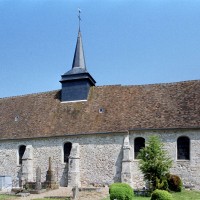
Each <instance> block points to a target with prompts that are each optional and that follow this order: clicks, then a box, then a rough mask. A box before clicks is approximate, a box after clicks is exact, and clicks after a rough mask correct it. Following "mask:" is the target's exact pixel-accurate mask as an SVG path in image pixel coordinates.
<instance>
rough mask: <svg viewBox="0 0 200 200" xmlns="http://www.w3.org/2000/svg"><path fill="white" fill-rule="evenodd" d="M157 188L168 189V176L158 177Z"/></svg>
mask: <svg viewBox="0 0 200 200" xmlns="http://www.w3.org/2000/svg"><path fill="white" fill-rule="evenodd" d="M156 189H159V190H168V182H167V178H166V177H163V178H162V179H161V180H160V179H158V178H156Z"/></svg>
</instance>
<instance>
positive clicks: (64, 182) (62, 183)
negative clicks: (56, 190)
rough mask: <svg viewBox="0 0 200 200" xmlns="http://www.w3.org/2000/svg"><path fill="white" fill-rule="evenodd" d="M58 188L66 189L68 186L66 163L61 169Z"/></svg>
mask: <svg viewBox="0 0 200 200" xmlns="http://www.w3.org/2000/svg"><path fill="white" fill-rule="evenodd" d="M60 186H61V187H67V186H68V163H66V164H65V167H64V169H63V174H62V177H61V179H60Z"/></svg>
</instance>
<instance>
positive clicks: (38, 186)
mask: <svg viewBox="0 0 200 200" xmlns="http://www.w3.org/2000/svg"><path fill="white" fill-rule="evenodd" d="M35 189H36V190H41V189H42V184H41V169H40V168H39V167H37V169H36V183H35Z"/></svg>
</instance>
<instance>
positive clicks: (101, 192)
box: [17, 187, 108, 200]
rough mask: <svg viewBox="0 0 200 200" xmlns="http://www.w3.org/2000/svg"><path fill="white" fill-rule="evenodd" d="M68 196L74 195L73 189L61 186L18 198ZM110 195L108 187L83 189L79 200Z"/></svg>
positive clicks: (97, 198)
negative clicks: (90, 189) (94, 189)
mask: <svg viewBox="0 0 200 200" xmlns="http://www.w3.org/2000/svg"><path fill="white" fill-rule="evenodd" d="M50 196H51V197H53V196H54V197H66V196H72V190H71V189H70V188H67V187H60V188H59V189H57V190H51V191H48V192H45V193H42V194H31V195H30V196H28V197H20V198H17V200H32V199H38V198H43V197H50ZM107 196H108V187H105V188H100V189H97V190H96V191H81V192H79V198H78V199H77V200H94V199H95V200H101V199H102V198H104V197H107Z"/></svg>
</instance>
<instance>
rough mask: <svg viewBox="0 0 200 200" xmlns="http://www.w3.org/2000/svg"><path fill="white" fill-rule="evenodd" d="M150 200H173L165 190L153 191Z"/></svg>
mask: <svg viewBox="0 0 200 200" xmlns="http://www.w3.org/2000/svg"><path fill="white" fill-rule="evenodd" d="M151 200H173V199H172V195H171V194H170V193H169V192H167V191H165V190H158V189H157V190H154V192H153V193H152V195H151Z"/></svg>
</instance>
